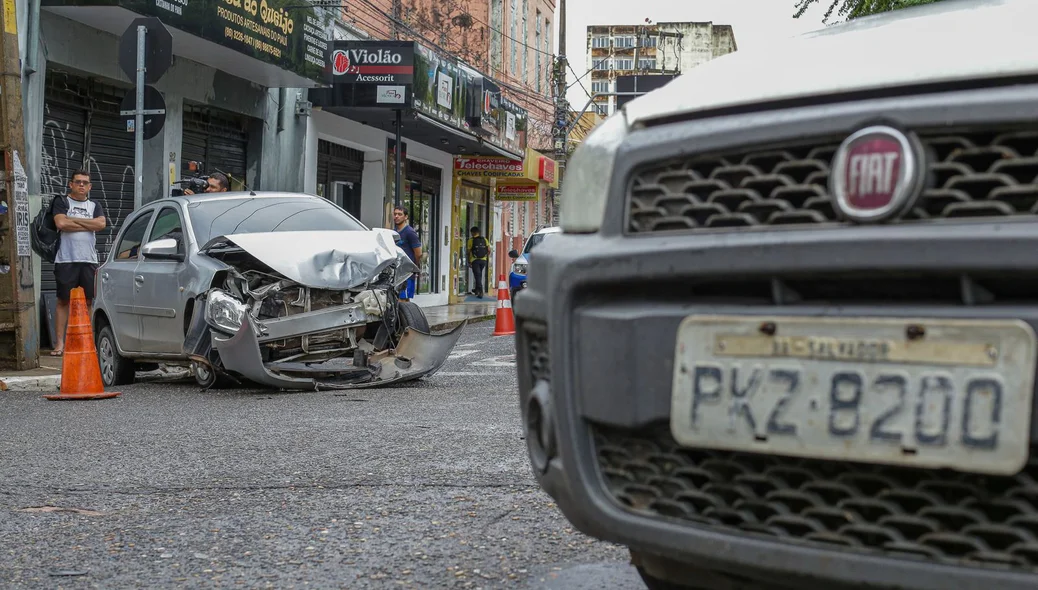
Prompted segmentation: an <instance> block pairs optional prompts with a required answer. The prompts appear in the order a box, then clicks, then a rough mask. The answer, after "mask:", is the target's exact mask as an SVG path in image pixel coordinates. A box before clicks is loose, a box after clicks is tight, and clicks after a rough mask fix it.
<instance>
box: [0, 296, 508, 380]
mask: <svg viewBox="0 0 1038 590" xmlns="http://www.w3.org/2000/svg"><path fill="white" fill-rule="evenodd" d="M422 310H423V311H425V317H427V318H428V319H429V327H430V328H431V329H432V331H433V332H442V331H446V330H450V329H451V328H454V327H455V326H457V325H458V324H460V323H461V322H463V321H465V320H468V321H469V322H476V321H481V320H491V319H494V314H495V313H496V310H497V300H494V301H479V302H473V303H458V304H455V305H438V306H435V307H424V308H422ZM189 376H190V375H189V373H188V371H187V369H184V368H183V367H176V366H172V367H166V366H160V367H159V368H158V369H157V370H155V371H148V372H146V373H138V374H137V377H138V378H139V379H141V380H142V381H145V380H146V381H164V380H177V379H185V378H187V377H189ZM60 388H61V357H57V356H50V350H41V351H40V366H39V367H38V368H36V369H30V370H28V371H10V372H8V371H0V391H57V390H58V389H60Z"/></svg>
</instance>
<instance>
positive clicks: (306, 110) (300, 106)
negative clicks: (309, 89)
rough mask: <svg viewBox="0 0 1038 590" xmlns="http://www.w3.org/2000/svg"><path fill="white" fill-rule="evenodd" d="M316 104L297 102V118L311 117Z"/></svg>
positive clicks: (303, 101) (307, 101)
mask: <svg viewBox="0 0 1038 590" xmlns="http://www.w3.org/2000/svg"><path fill="white" fill-rule="evenodd" d="M313 108H314V103H312V102H310V101H309V100H302V101H297V102H296V116H297V117H309V116H310V111H311V110H313Z"/></svg>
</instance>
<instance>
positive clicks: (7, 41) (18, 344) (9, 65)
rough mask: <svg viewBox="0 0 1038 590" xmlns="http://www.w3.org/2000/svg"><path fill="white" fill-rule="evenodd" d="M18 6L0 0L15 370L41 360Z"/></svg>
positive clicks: (0, 124)
mask: <svg viewBox="0 0 1038 590" xmlns="http://www.w3.org/2000/svg"><path fill="white" fill-rule="evenodd" d="M21 6H24V4H21V3H15V2H10V3H7V2H5V3H4V5H3V7H2V9H0V195H2V200H3V201H4V202H6V204H7V212H6V213H5V214H3V215H0V245H2V246H0V367H2V368H4V369H13V370H19V371H22V370H26V369H32V368H35V367H38V366H39V359H40V356H39V354H40V340H39V326H38V324H37V318H38V317H39V308H38V307H36V294H35V290H34V286H35V285H34V280H33V269H32V267H33V264H32V249H31V245H30V237H29V225H30V223H32V220H31V219H30V216H29V187H28V176H27V174H26V170H25V169H26V167H27V166H28V160H29V159H28V157H27V154H26V151H25V150H26V147H25V143H26V141H25V127H24V119H23V117H22V76H21V68H20V64H19V59H18V30H17V29H18V26H17V25H18V21H17V18H18V15H17V11H18V10H19V7H21ZM33 49H34V47H29V48H28V51H29V52H30V53H31V52H32V50H33Z"/></svg>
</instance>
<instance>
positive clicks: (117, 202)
mask: <svg viewBox="0 0 1038 590" xmlns="http://www.w3.org/2000/svg"><path fill="white" fill-rule="evenodd" d="M63 110H64V109H63ZM63 114H65V113H63ZM88 125H89V118H88V115H87V113H86V112H85V111H84V112H83V124H82V126H76V128H73V126H72V125H71V124H70V123H69V122H68V121H62V120H61V118H60V117H59V116H52V113H51V107H50V105H44V121H43V134H44V138H43V154H42V157H41V164H40V192H41V193H42V194H44V195H62V194H65V193H66V191H67V190H68V182H69V180H70V176H71V174H72V172H74V171H75V170H76V169H77V168H84V169H85V170H87V171H88V172H89V173H90V178H91V181H92V186H91V190H90V198H91V199H93V200H96V201H98V202H100V203H101V206H102V207H103V208H104V211H105V216H106V218H107V221H108V227H107V228H106V229H105V230H104V231H102V232H99V233H98V234H97V248H98V254H99V255H104V254H105V253H107V252H108V251H109V249H110V248H111V246H112V242H113V241H114V239H115V234H116V233H117V231H118V228H119V224H120V222H121V221H122V219H121V217H122V214H123V207H122V206H121V201H122V193H123V190H122V189H123V187H124V186H127V184H128V183H127V179H129V186H132V184H133V166H124V167H123V168H122V170H119V171H118V172H116V173H115V175H113V172H114V171H113V166H111V165H106V166H103V167H102V164H103V163H99V162H98V160H97V158H96V157H95V156H94V155H92V154H91V153H90V151H91V150H90V145H89V141H90V140H89V139H88V136H89V133H88V132H87V131H86V128H87V127H88ZM78 146H82V148H81V149H77V147H78ZM45 204H46V203H45Z"/></svg>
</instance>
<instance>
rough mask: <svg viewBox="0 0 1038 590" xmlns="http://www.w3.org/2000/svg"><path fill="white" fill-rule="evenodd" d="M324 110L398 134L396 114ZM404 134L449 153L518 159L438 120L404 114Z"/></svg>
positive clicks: (380, 111) (402, 134) (403, 135)
mask: <svg viewBox="0 0 1038 590" xmlns="http://www.w3.org/2000/svg"><path fill="white" fill-rule="evenodd" d="M317 108H320V109H321V110H323V111H326V112H329V113H332V114H334V115H338V116H340V117H345V118H347V119H350V120H351V121H356V122H358V123H360V124H362V125H367V126H369V127H374V128H376V129H381V130H382V131H385V132H386V133H389V134H394V133H396V111H391V110H387V109H372V108H363V107H317ZM402 120H403V124H402V125H401V127H400V135H401V136H402V137H403V138H404V139H405V140H409V141H415V142H418V143H421V144H425V145H427V146H429V147H432V148H435V149H438V150H442V151H445V152H447V153H449V154H473V155H480V156H505V157H509V158H514V157H515V155H513V154H509V153H507V152H505V151H504V150H501V148H498V147H496V146H492V145H490V144H487V143H484V142H482V141H480V139H479V138H477V137H476V136H474V135H470V134H468V133H465V132H463V131H461V130H459V129H455V128H453V127H451V126H449V125H445V124H443V123H441V122H439V121H437V120H436V119H433V118H431V117H428V116H426V115H423V114H421V113H416V112H413V111H404V113H403V117H402Z"/></svg>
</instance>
